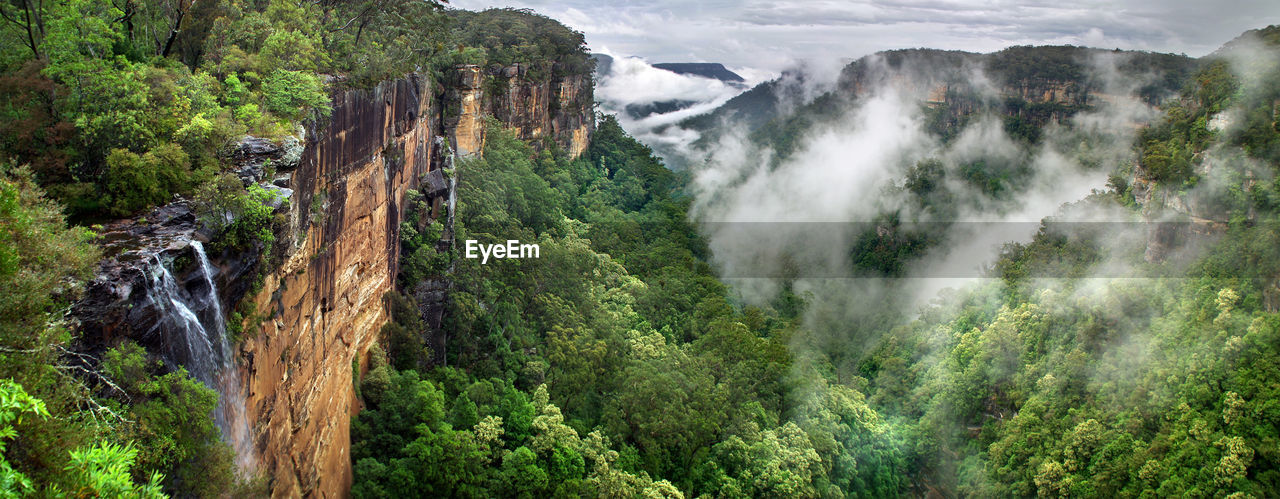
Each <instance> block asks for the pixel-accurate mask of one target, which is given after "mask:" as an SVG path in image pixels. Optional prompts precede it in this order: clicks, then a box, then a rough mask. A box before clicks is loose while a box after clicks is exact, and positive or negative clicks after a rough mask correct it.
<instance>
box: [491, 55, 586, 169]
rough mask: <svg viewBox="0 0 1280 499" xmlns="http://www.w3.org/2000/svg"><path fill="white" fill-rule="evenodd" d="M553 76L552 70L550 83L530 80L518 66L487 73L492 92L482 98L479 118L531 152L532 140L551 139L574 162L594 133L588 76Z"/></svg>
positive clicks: (555, 73)
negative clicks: (526, 143)
mask: <svg viewBox="0 0 1280 499" xmlns="http://www.w3.org/2000/svg"><path fill="white" fill-rule="evenodd" d="M559 73H560V71H559V68H558V65H557V66H555V67H553V68H552V70H551V77H550V78H546V79H540V78H535V77H532V76H531V75H530V72H529V67H528V66H526V65H523V64H515V65H512V66H507V67H505V68H501V69H499V70H496V71H494V72H492V73H491V75H490V76H491V78H492V79H491V80H490V81H492V82H493V85H492V88H493V89H494V91H493V92H492V93H490V94H489V95H486V96H485V98H484V108H483V113H484V114H488V115H492V116H493V117H494V118H497V119H498V121H500V122H502V124H503V125H505V126H506V127H507V128H510V129H512V130H513V131H515V133H516V136H518V137H520V138H521V139H526V140H532V141H535V146H536V145H538V144H537V142H536V141H537V140H539V139H543V138H551V139H553V140H554V141H555V142H556V144H558V145H559V146H560V147H561V148H563V149H564V150H565V151H567V152H568V153H569V155H570V156H571V157H575V158H576V157H578V156H579V155H581V154H582V152H583V151H586V150H587V142H588V138H589V137H590V136H591V132H592V131H593V130H594V127H595V118H594V116H593V113H592V108H593V106H594V105H595V104H594V99H595V97H594V93H593V86H592V81H591V75H590V74H568V75H566V74H559Z"/></svg>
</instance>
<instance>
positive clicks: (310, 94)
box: [262, 69, 329, 121]
mask: <svg viewBox="0 0 1280 499" xmlns="http://www.w3.org/2000/svg"><path fill="white" fill-rule="evenodd" d="M262 92H263V97H264V98H265V99H266V104H267V110H268V111H271V113H272V114H275V115H276V116H279V117H281V118H285V119H289V120H293V121H297V120H301V119H302V118H303V117H304V116H306V114H307V112H309V111H311V110H316V111H319V112H320V114H321V115H322V116H328V114H329V95H328V94H327V93H325V89H324V84H323V83H321V82H320V78H318V77H316V75H313V74H308V73H302V72H298V71H288V70H284V69H278V70H276V71H274V72H272V73H271V75H270V76H267V80H266V81H264V82H263V83H262Z"/></svg>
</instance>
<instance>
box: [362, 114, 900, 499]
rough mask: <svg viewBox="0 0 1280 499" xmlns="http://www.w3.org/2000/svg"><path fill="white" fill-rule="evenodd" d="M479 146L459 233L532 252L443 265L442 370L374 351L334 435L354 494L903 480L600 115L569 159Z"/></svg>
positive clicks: (768, 489)
mask: <svg viewBox="0 0 1280 499" xmlns="http://www.w3.org/2000/svg"><path fill="white" fill-rule="evenodd" d="M489 133H490V140H489V141H488V142H487V144H486V149H485V153H484V156H483V159H471V160H468V161H466V162H464V163H463V164H462V165H461V166H460V167H459V169H458V173H457V174H458V175H459V178H460V182H461V185H460V188H459V199H460V202H461V205H460V206H459V208H458V211H459V213H458V216H459V218H458V222H457V223H458V225H459V227H458V238H459V240H463V239H467V238H472V239H478V240H481V241H491V240H498V239H499V238H501V239H506V238H518V239H520V240H522V241H537V242H538V243H539V244H540V246H541V252H542V258H540V259H532V260H507V261H502V262H500V263H497V264H495V263H494V262H490V263H489V264H487V265H482V264H480V263H479V262H478V261H476V260H469V259H457V260H455V263H454V269H453V271H452V274H451V275H452V276H453V279H454V282H455V286H456V288H455V290H454V291H453V293H452V303H451V304H450V315H449V319H448V324H447V325H446V326H445V330H446V331H448V334H449V336H450V338H449V343H448V351H447V353H448V365H449V367H434V368H431V369H429V370H426V371H422V372H420V371H419V370H418V369H404V368H403V367H405V366H411V365H412V364H411V363H408V362H400V361H397V359H399V358H401V354H400V353H399V352H396V351H394V350H393V351H392V352H390V355H389V357H390V358H389V359H388V358H386V357H383V355H384V354H383V352H381V351H377V352H375V353H374V359H375V360H374V367H373V368H372V369H371V370H370V371H369V372H368V373H367V374H366V375H365V376H364V377H363V379H362V380H360V392H361V393H362V395H363V397H364V401H365V403H366V404H367V406H366V407H367V408H366V410H365V411H363V412H361V414H360V415H359V417H358V418H357V419H356V420H355V421H354V422H353V426H352V428H353V440H354V441H355V444H353V448H352V457H353V459H354V460H355V463H356V486H355V487H354V489H353V493H354V494H355V495H357V496H359V497H396V496H402V495H406V494H407V495H462V496H486V495H491V494H494V493H497V494H499V495H509V496H516V495H519V496H535V497H536V496H544V495H556V496H579V495H588V496H592V495H606V496H634V495H642V494H644V495H660V496H667V497H673V496H679V495H680V494H681V493H682V491H683V493H686V494H695V495H696V494H700V493H728V494H739V495H781V496H816V495H832V494H836V493H838V491H839V490H852V489H859V490H865V491H867V492H868V493H879V494H885V493H892V492H893V491H896V490H899V488H900V487H901V486H902V485H903V484H904V483H905V482H904V476H903V475H902V473H901V471H902V468H901V466H903V465H904V463H903V462H902V458H901V454H900V451H899V449H898V448H897V447H895V445H894V444H893V443H892V442H891V441H890V440H889V439H888V438H887V435H886V426H885V425H884V424H883V422H882V421H881V420H880V419H879V418H878V417H877V416H875V415H874V413H873V412H872V411H871V410H870V409H869V408H868V406H867V405H866V403H865V402H864V401H863V398H862V396H861V395H859V394H858V393H856V392H855V391H853V390H851V389H849V388H848V387H844V386H841V385H837V384H830V383H829V382H828V381H827V379H826V378H825V377H824V376H822V375H820V374H819V372H818V371H817V370H816V368H815V367H814V366H809V365H808V364H807V363H805V362H800V361H797V360H796V359H794V358H793V357H792V356H791V355H790V354H789V353H788V350H787V341H788V338H789V337H790V335H791V332H792V328H793V327H794V321H793V318H792V317H787V316H783V315H781V314H779V313H777V312H775V311H772V310H766V309H759V308H754V307H747V308H735V307H734V306H732V305H731V304H730V302H729V299H728V296H727V293H726V289H725V287H724V286H723V285H721V284H720V283H719V282H717V281H716V280H715V279H714V277H712V275H711V273H710V269H709V267H708V266H707V265H706V264H705V263H704V261H703V258H704V257H705V252H706V250H705V248H704V247H703V244H702V243H701V241H700V239H699V237H698V236H697V235H696V233H695V231H694V230H693V228H692V227H691V226H690V225H689V224H688V222H687V218H686V210H687V204H688V200H687V199H686V198H684V197H683V196H682V195H680V194H679V191H678V190H677V187H678V186H679V185H681V179H680V178H679V177H677V176H676V175H675V174H673V173H672V172H671V171H669V170H667V169H665V168H664V167H663V166H662V164H661V163H660V162H659V161H658V160H657V159H655V158H654V157H653V155H652V152H651V151H650V150H649V149H648V148H647V147H644V146H642V145H640V144H639V143H637V142H635V140H634V139H631V138H630V137H628V136H626V135H625V133H624V132H622V130H621V128H619V127H618V124H617V122H616V121H615V120H614V119H613V118H612V117H606V118H605V119H604V120H603V121H602V122H601V124H600V126H599V130H598V131H597V133H596V135H595V136H594V138H593V140H592V143H591V147H590V149H589V150H588V153H587V154H586V155H584V157H582V158H579V159H577V160H573V161H570V160H568V159H567V158H565V157H564V156H563V154H561V153H559V152H553V151H550V150H548V151H543V152H541V153H535V152H534V151H533V150H532V149H530V148H529V147H528V146H527V145H525V144H522V143H520V142H519V141H516V140H514V139H513V138H512V137H510V136H509V135H507V134H506V133H505V132H503V131H502V130H500V129H498V128H492V129H490V132H489ZM417 253H418V252H415V254H417ZM406 256H407V255H406ZM426 256H427V257H432V255H426ZM402 277H403V276H402ZM401 284H410V285H412V284H413V283H406V282H404V281H403V279H402V282H401ZM406 299H407V298H404V297H401V298H397V300H406ZM414 320H416V316H415V315H414V314H409V316H408V317H401V321H400V324H397V325H392V326H389V327H388V331H387V332H388V333H389V334H393V333H395V332H396V331H399V330H400V329H401V328H403V327H404V326H406V325H408V324H406V323H412V322H413V321H414ZM398 367H399V368H398ZM795 369H802V370H804V372H805V373H807V374H809V375H796V376H792V375H791V374H790V373H792V371H793V370H795ZM659 401H661V402H659ZM862 462H876V463H880V464H881V465H880V466H859V465H858V464H857V463H862Z"/></svg>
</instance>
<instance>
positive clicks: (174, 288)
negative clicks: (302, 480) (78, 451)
mask: <svg viewBox="0 0 1280 499" xmlns="http://www.w3.org/2000/svg"><path fill="white" fill-rule="evenodd" d="M191 248H192V250H193V253H194V254H195V256H196V258H197V259H198V260H199V263H200V269H199V271H200V275H201V277H202V285H201V286H199V289H197V290H195V291H191V292H188V290H186V289H183V288H182V286H179V285H178V282H177V279H175V278H174V276H173V273H172V272H171V271H170V270H169V268H168V266H167V265H166V262H165V261H164V260H162V259H161V257H160V256H159V255H158V254H157V255H153V256H152V258H154V262H153V264H152V265H151V289H150V290H149V291H150V293H151V301H152V304H153V305H154V306H155V307H156V309H157V311H158V312H159V314H160V320H159V321H158V323H157V324H156V327H157V328H160V331H159V332H160V333H161V334H164V335H165V336H164V337H165V338H168V339H169V340H170V341H171V342H172V345H173V346H172V347H171V348H170V352H169V353H170V355H171V356H173V360H174V361H176V362H177V363H178V364H180V365H182V366H183V367H186V368H187V371H188V372H189V373H191V377H193V378H195V379H197V380H199V381H200V382H201V383H204V384H205V385H206V386H208V387H210V388H213V389H214V390H216V391H217V392H218V405H217V407H216V408H215V409H214V412H213V417H214V421H215V422H216V423H217V425H218V428H219V429H221V430H222V437H223V439H224V440H226V442H227V443H228V444H230V445H231V446H232V448H234V449H235V451H236V464H237V465H238V466H239V468H240V470H241V471H252V470H253V469H254V468H255V467H256V466H257V455H256V453H255V452H254V446H253V438H252V436H251V432H250V428H249V421H248V420H247V419H246V418H245V410H244V391H243V389H244V387H243V385H242V383H241V382H240V369H239V367H238V366H237V365H236V362H235V356H234V355H233V353H232V350H231V344H230V342H229V341H228V340H227V322H226V316H225V315H223V312H222V302H221V300H220V299H219V298H218V286H217V284H215V282H214V280H213V276H214V269H213V266H212V265H211V264H210V263H209V258H208V256H207V255H206V254H205V251H204V245H202V244H200V242H199V241H192V242H191Z"/></svg>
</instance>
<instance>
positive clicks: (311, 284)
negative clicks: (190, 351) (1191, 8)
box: [241, 66, 593, 497]
mask: <svg viewBox="0 0 1280 499" xmlns="http://www.w3.org/2000/svg"><path fill="white" fill-rule="evenodd" d="M487 77H489V75H486V74H484V73H483V72H482V71H481V70H480V68H478V67H474V66H467V67H460V68H458V69H457V70H456V71H455V74H454V75H453V77H452V78H451V79H449V80H448V81H447V83H446V85H447V86H448V87H447V88H446V89H443V91H442V92H435V91H434V90H435V89H432V88H430V85H429V84H428V83H426V82H425V81H424V80H422V79H420V78H417V77H411V78H406V79H403V80H399V81H395V82H388V83H384V84H382V85H380V86H378V87H377V88H376V89H374V90H372V91H353V92H347V93H345V94H342V95H339V96H337V97H335V99H334V109H333V115H332V118H331V120H330V122H329V124H328V125H327V126H324V127H317V128H316V129H315V130H311V131H310V132H309V133H308V140H307V144H306V146H305V149H304V151H303V154H302V160H301V162H300V165H299V166H298V169H297V170H296V171H295V172H293V174H292V178H291V179H290V184H289V187H290V188H292V189H294V190H295V192H296V194H295V196H294V198H293V203H292V204H291V206H290V209H289V213H288V217H289V225H290V229H289V231H288V234H289V235H288V236H287V237H283V238H281V241H280V242H279V243H278V244H283V245H286V246H285V248H284V252H285V256H284V258H283V264H282V265H281V266H280V268H278V269H276V270H275V271H274V272H273V273H271V274H270V275H268V276H267V277H266V279H265V281H264V285H263V287H262V290H261V292H259V293H258V294H257V295H255V296H254V298H253V300H254V303H255V304H256V308H257V311H258V312H259V314H266V315H265V320H263V321H262V325H261V329H260V330H259V331H257V333H256V334H252V333H249V334H248V335H247V339H246V340H245V341H244V344H243V345H242V347H241V356H242V360H243V362H242V365H243V366H244V375H245V376H244V378H245V379H246V380H247V382H246V385H247V388H246V392H247V393H246V400H247V419H248V420H249V421H253V422H255V423H256V424H257V426H256V428H255V433H254V435H255V436H254V438H255V443H256V447H257V448H258V450H259V454H260V456H261V467H262V469H264V470H265V471H266V472H267V473H268V474H269V475H270V477H271V479H272V484H271V488H272V494H273V495H274V496H278V497H280V496H300V495H301V496H320V497H341V496H344V495H345V494H346V492H347V491H348V490H349V488H350V484H351V479H352V476H351V462H350V456H349V455H348V449H349V447H350V435H349V424H350V417H351V416H352V415H353V414H354V413H355V412H356V411H358V410H359V400H358V399H357V397H356V396H355V391H354V389H353V379H352V378H353V375H352V371H353V367H352V366H353V363H358V364H359V365H360V366H364V365H365V363H366V361H367V351H368V349H369V347H370V346H372V345H373V344H374V342H376V341H378V333H379V330H380V329H381V328H382V326H383V324H385V323H386V321H387V320H388V318H387V314H386V311H385V308H384V305H383V302H382V299H383V295H384V294H385V293H387V292H388V291H392V290H393V289H395V276H396V273H397V271H398V265H399V240H400V232H399V229H400V222H401V219H402V215H403V205H404V199H405V195H406V192H407V191H408V190H409V189H414V188H418V187H419V183H420V182H422V181H423V180H422V179H423V178H424V177H429V175H427V174H428V173H429V172H434V171H435V170H438V169H440V168H441V167H442V166H443V165H445V164H446V163H447V162H446V159H447V158H446V156H447V155H448V154H449V149H448V147H446V146H445V142H446V141H448V142H450V143H452V145H453V150H455V151H457V152H458V153H459V154H461V155H467V154H478V153H479V152H480V151H481V150H482V149H483V146H484V126H483V124H484V117H485V116H486V115H493V116H495V117H496V118H497V119H499V120H500V121H501V122H502V123H503V124H505V125H506V126H508V127H510V128H513V129H515V130H516V131H517V132H518V133H519V135H520V136H521V137H522V138H527V139H539V138H543V137H551V138H553V139H555V140H557V142H558V143H560V144H561V146H562V147H564V148H565V149H566V150H568V151H569V152H570V153H571V154H573V155H575V156H576V155H578V154H581V152H582V151H584V150H585V149H586V144H587V141H588V140H589V134H590V131H591V127H592V124H593V121H592V116H591V115H590V112H589V111H590V109H591V107H590V106H591V101H590V95H591V91H590V80H589V79H588V78H589V76H586V75H582V76H577V77H566V78H561V79H552V80H550V81H533V80H530V79H525V78H523V77H521V76H519V74H518V73H517V74H516V75H513V76H511V77H509V78H508V77H503V76H502V75H495V76H494V78H496V79H499V80H500V81H501V80H502V79H505V80H506V81H507V82H508V83H510V85H509V87H508V88H509V89H510V90H509V91H508V92H504V93H501V94H498V95H496V96H486V94H485V91H484V90H485V87H486V86H487V85H490V84H491V83H492V80H488V81H487V80H486V79H487ZM437 94H438V95H441V96H442V97H441V98H440V99H439V100H438V101H437V100H436V99H435V98H433V95H437ZM584 98H585V101H584V100H583V99H584ZM437 176H438V175H437ZM437 194H438V193H437Z"/></svg>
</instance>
